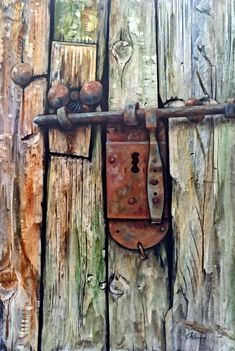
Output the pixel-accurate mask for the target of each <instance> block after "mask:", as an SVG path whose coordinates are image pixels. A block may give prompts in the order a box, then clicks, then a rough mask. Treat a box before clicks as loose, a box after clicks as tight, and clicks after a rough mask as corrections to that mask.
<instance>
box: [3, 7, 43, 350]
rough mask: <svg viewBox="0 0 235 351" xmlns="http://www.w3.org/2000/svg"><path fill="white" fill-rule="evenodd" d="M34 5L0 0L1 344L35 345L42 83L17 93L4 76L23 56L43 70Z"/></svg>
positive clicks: (40, 24)
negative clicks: (37, 121) (36, 123)
mask: <svg viewBox="0 0 235 351" xmlns="http://www.w3.org/2000/svg"><path fill="white" fill-rule="evenodd" d="M34 5H35V4H34V2H33V1H29V2H27V3H26V2H25V3H23V2H21V1H4V2H2V4H1V9H0V18H1V20H0V26H1V31H0V36H1V38H0V96H1V100H0V189H1V198H0V225H1V230H0V241H1V256H0V306H1V307H0V310H1V313H0V318H1V322H0V323H1V328H0V348H1V350H37V343H38V307H39V281H40V227H41V221H42V207H41V203H42V181H43V139H42V135H41V134H40V133H39V132H38V130H36V129H34V128H33V127H32V117H33V115H34V114H38V113H43V112H44V103H45V93H46V81H45V79H43V78H42V79H37V80H35V81H34V82H32V83H31V84H29V86H28V87H27V88H26V89H25V92H24V93H23V92H22V89H21V88H19V87H17V86H16V85H15V84H14V83H13V82H12V81H11V78H10V71H11V68H12V66H13V65H14V64H16V63H19V62H21V60H22V58H24V59H25V61H29V62H30V64H31V66H32V68H33V71H34V74H41V73H46V72H47V53H48V42H47V39H48V32H49V17H48V2H47V1H43V3H41V2H40V1H38V6H37V7H35V6H34ZM42 12H43V15H42ZM26 23H27V24H26ZM38 28H40V32H38ZM34 31H36V32H37V33H38V35H37V37H34V36H32V35H31V34H32V33H34ZM38 50H39V51H40V52H44V55H45V57H44V59H43V60H42V59H41V57H37V55H38V54H37V52H38Z"/></svg>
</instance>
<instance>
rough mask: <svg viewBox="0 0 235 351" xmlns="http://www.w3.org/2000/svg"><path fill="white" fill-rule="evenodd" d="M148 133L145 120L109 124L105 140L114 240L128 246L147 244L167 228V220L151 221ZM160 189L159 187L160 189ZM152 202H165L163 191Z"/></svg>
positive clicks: (109, 213)
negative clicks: (128, 124)
mask: <svg viewBox="0 0 235 351" xmlns="http://www.w3.org/2000/svg"><path fill="white" fill-rule="evenodd" d="M149 150H150V143H149V133H148V130H147V129H146V127H145V125H144V124H140V125H138V126H127V125H124V124H119V125H115V126H113V125H112V126H109V127H108V129H107V143H106V179H107V180H106V181H107V216H108V219H109V231H110V234H111V236H112V237H113V239H114V240H115V241H117V242H118V243H119V244H121V245H122V246H124V247H126V248H129V249H137V248H138V244H139V243H141V244H142V245H143V247H144V248H150V247H152V246H154V245H156V244H157V243H159V242H160V241H161V240H162V239H163V237H164V236H165V234H166V232H167V230H168V221H166V220H163V221H162V222H161V223H159V224H153V223H151V216H150V210H149V202H148V187H147V181H148V161H149ZM161 190H162V189H161ZM161 194H163V195H162V196H161V197H159V201H157V202H156V203H155V204H153V206H161V207H162V202H164V191H163V190H162V191H161Z"/></svg>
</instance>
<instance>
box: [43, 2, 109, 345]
mask: <svg viewBox="0 0 235 351" xmlns="http://www.w3.org/2000/svg"><path fill="white" fill-rule="evenodd" d="M65 5H66V4H65ZM52 61H53V62H54V63H53V64H52V65H51V68H52V70H51V79H52V80H57V82H58V81H62V82H63V83H66V84H68V85H69V86H70V87H71V86H72V87H78V86H80V85H81V84H82V83H83V82H84V81H85V80H94V79H95V71H96V46H94V45H77V44H65V43H57V42H54V43H53V45H52ZM80 130H82V128H80ZM83 130H86V131H87V133H88V134H87V135H86V138H85V137H84V135H82V134H81V132H79V133H80V134H77V135H78V136H77V135H76V134H75V137H71V139H70V140H71V141H72V143H73V145H74V150H75V152H74V151H72V150H71V149H68V147H67V145H69V143H68V139H67V140H66V143H67V145H66V143H64V144H63V145H62V143H63V139H59V138H64V137H63V134H64V132H63V134H62V133H60V134H58V139H57V141H56V143H57V144H56V147H55V146H53V147H52V142H51V141H52V139H50V151H51V152H56V153H59V154H61V153H63V155H64V156H63V157H58V155H57V156H55V154H53V155H54V156H52V158H51V162H50V167H49V180H48V214H47V236H46V247H47V250H46V262H45V277H44V288H45V289H44V309H43V322H44V323H43V333H42V350H45V351H46V350H55V349H61V350H79V349H83V350H104V349H105V348H106V338H105V334H106V320H105V316H106V306H105V301H106V297H105V288H106V284H105V279H106V272H105V261H104V259H105V233H104V220H103V192H102V147H101V137H100V130H99V128H94V130H93V133H92V147H91V150H89V147H90V129H88V128H86V129H83ZM51 136H52V134H51V135H50V138H51ZM54 145H55V143H54ZM58 145H59V147H58ZM61 145H62V147H61ZM70 145H71V144H70ZM89 151H90V152H89ZM66 155H67V156H68V155H71V156H72V157H66ZM81 155H82V156H85V157H87V156H88V155H89V156H90V160H88V159H84V158H82V159H81V158H79V157H77V156H81ZM74 156H76V157H74Z"/></svg>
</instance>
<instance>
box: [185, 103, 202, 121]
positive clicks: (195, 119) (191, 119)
mask: <svg viewBox="0 0 235 351" xmlns="http://www.w3.org/2000/svg"><path fill="white" fill-rule="evenodd" d="M197 105H199V106H200V105H202V102H201V101H200V100H197V99H189V100H188V101H186V103H185V106H197ZM187 118H188V120H189V121H193V122H201V121H202V120H203V119H204V116H203V115H198V116H191V117H187Z"/></svg>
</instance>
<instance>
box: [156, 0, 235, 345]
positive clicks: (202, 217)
mask: <svg viewBox="0 0 235 351" xmlns="http://www.w3.org/2000/svg"><path fill="white" fill-rule="evenodd" d="M158 4H159V9H158V24H159V28H158V34H159V36H158V38H159V43H158V44H159V74H160V79H159V83H160V87H159V89H160V94H161V98H162V100H163V101H166V100H167V99H170V98H171V97H172V96H177V97H178V98H182V99H187V98H190V97H197V98H201V97H203V96H205V95H208V96H209V97H210V98H212V99H215V100H216V101H218V102H223V101H224V100H225V99H226V98H228V97H232V96H234V90H235V89H234V88H235V65H234V60H235V51H234V39H235V21H234V18H235V16H234V15H235V12H234V11H235V7H234V1H227V0H222V1H219V2H214V1H211V0H203V1H198V0H197V1H196V0H193V1H191V0H190V1H182V0H177V1H159V2H158ZM169 142H170V170H171V175H172V178H173V201H172V215H173V230H174V235H175V252H174V257H175V269H176V277H175V282H174V296H173V307H172V309H171V312H170V313H169V314H168V316H167V328H166V329H167V331H168V337H167V340H168V342H167V350H169V351H172V350H178V351H179V350H182V351H183V350H184V351H186V350H198V351H199V350H200V351H202V350H213V351H228V350H235V334H234V330H235V318H234V316H235V298H234V297H235V284H234V263H235V239H234V230H235V215H234V208H235V207H234V206H235V197H234V190H235V186H234V164H235V156H234V150H235V124H234V121H232V120H231V121H229V120H224V119H223V118H221V117H219V116H218V117H216V118H215V119H214V118H210V117H208V118H206V119H205V120H204V122H202V123H200V124H195V123H192V122H190V123H189V122H188V121H187V120H186V119H179V120H176V121H171V123H170V130H169Z"/></svg>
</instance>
